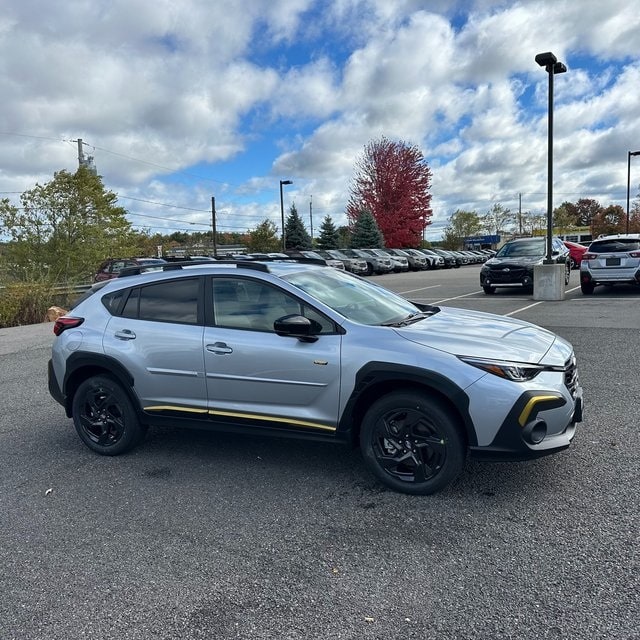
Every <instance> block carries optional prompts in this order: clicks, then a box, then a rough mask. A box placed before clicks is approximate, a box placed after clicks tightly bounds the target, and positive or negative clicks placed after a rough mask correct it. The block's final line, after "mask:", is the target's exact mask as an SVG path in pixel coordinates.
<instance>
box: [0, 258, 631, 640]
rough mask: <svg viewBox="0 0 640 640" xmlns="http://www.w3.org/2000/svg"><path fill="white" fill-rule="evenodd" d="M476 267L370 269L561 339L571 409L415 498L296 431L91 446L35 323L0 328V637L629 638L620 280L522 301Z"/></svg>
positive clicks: (625, 343)
mask: <svg viewBox="0 0 640 640" xmlns="http://www.w3.org/2000/svg"><path fill="white" fill-rule="evenodd" d="M478 270H479V267H477V266H468V267H463V268H461V269H457V270H450V271H440V272H426V273H417V274H416V273H408V274H390V275H386V276H378V277H376V282H378V283H380V284H382V285H384V286H387V287H389V288H391V289H393V290H395V291H398V292H401V293H402V294H403V295H405V296H406V297H407V298H410V299H414V300H417V301H421V302H427V303H431V304H439V305H451V306H458V307H465V308H472V309H478V310H482V311H490V312H494V313H499V314H509V315H514V316H516V317H518V318H521V319H524V320H528V321H531V322H535V323H536V324H539V325H542V326H544V327H546V328H548V329H550V330H552V331H555V332H556V333H558V334H560V335H562V336H563V337H565V338H567V339H568V340H570V341H571V342H572V343H573V345H574V347H575V349H576V353H577V357H578V366H579V371H580V377H581V381H582V385H583V388H584V394H585V401H586V415H585V422H584V423H582V424H581V425H580V427H579V430H578V433H577V435H576V437H575V440H574V443H573V445H572V446H571V448H570V449H568V450H567V451H565V452H563V453H560V454H558V455H555V456H550V457H548V458H543V459H540V460H537V461H534V462H526V463H500V464H494V463H484V462H476V461H473V460H470V461H468V463H467V467H466V469H465V471H464V472H463V474H462V475H461V476H460V477H459V478H458V480H457V481H456V482H455V483H454V484H453V485H452V486H451V487H449V488H447V489H446V490H445V491H443V492H442V493H440V494H437V495H435V496H431V497H412V496H406V495H400V494H397V493H393V492H391V491H387V490H385V489H384V488H383V487H381V486H380V485H379V484H378V483H377V482H376V481H375V480H374V479H373V478H372V477H371V476H370V475H369V474H368V472H367V471H366V470H365V469H364V466H363V464H362V461H361V460H360V457H359V454H358V453H357V452H353V451H350V450H348V449H343V448H340V447H337V446H336V447H334V446H331V445H325V444H322V445H319V444H317V443H311V442H297V441H288V440H268V439H260V438H254V439H251V440H249V439H247V438H242V437H239V436H233V435H220V434H209V433H203V432H191V431H178V430H173V429H152V430H151V431H150V433H149V436H148V438H147V440H146V441H145V443H144V445H143V446H142V447H140V448H138V449H137V450H135V451H134V452H132V453H131V454H129V455H125V456H120V457H117V458H103V457H100V456H96V455H94V454H92V453H91V452H90V451H89V450H88V449H86V448H85V447H84V445H82V444H81V442H80V441H79V439H78V437H77V436H76V435H75V432H74V430H73V426H72V423H71V421H70V420H68V419H67V418H65V416H64V413H63V411H62V408H61V407H59V406H58V405H57V404H56V403H55V402H54V401H53V399H51V397H50V396H49V393H48V391H47V385H46V362H47V359H48V357H49V352H50V345H51V342H52V339H53V335H52V333H51V325H50V324H49V325H47V324H43V325H33V326H29V327H16V328H12V329H0V358H1V360H0V361H1V363H2V367H1V371H0V397H1V398H2V401H1V403H2V404H1V412H0V461H1V464H2V466H1V468H2V475H1V477H2V491H1V494H0V513H1V514H2V515H1V519H0V560H1V566H2V571H1V573H0V588H1V589H2V594H3V595H2V598H0V638H1V639H2V640H11V639H34V640H35V639H38V640H40V639H42V640H54V639H65V640H69V639H75V638H90V639H92V640H100V639H107V638H108V639H112V638H117V639H129V638H131V639H137V638H140V639H147V638H153V639H156V638H157V639H162V640H170V639H171V640H173V639H176V640H177V639H200V638H202V639H205V638H206V639H213V638H216V639H217V638H260V639H266V638H269V639H272V638H273V639H279V640H280V639H298V638H299V639H316V638H318V639H319V638H323V639H324V638H349V639H361V638H364V639H368V638H371V639H373V638H375V639H378V638H379V639H383V638H384V639H385V640H387V639H396V638H398V639H400V638H402V639H405V638H420V639H423V638H439V639H451V640H453V639H488V640H493V639H507V638H509V639H511V638H514V639H515V638H517V639H529V638H531V639H534V638H535V639H538V638H553V639H556V638H568V639H572V640H573V639H585V640H586V639H589V640H592V639H599V638H603V639H604V638H607V639H611V638H614V639H621V640H622V639H624V640H627V639H632V638H640V631H639V630H638V629H639V628H640V604H639V598H638V593H640V571H639V569H640V567H639V561H638V560H639V552H638V548H639V545H638V542H639V539H640V536H639V534H640V529H639V527H638V513H639V506H640V500H639V498H638V486H639V483H638V479H639V466H640V465H639V463H638V418H637V412H638V409H637V406H638V402H637V386H638V371H637V369H638V362H640V340H639V330H640V314H638V305H639V303H640V289H633V288H628V289H627V288H624V287H620V288H614V289H613V290H606V289H601V288H599V289H597V290H596V292H595V293H594V295H593V296H583V295H582V294H581V293H580V290H579V287H578V278H577V274H576V273H575V272H574V273H573V274H572V281H571V284H570V286H569V288H568V293H567V297H566V299H565V300H564V301H561V302H535V301H533V299H532V297H531V296H527V295H523V293H522V292H513V291H503V290H499V291H498V292H497V293H496V294H495V295H493V296H486V295H485V294H484V293H483V292H482V291H481V290H480V289H479V282H478Z"/></svg>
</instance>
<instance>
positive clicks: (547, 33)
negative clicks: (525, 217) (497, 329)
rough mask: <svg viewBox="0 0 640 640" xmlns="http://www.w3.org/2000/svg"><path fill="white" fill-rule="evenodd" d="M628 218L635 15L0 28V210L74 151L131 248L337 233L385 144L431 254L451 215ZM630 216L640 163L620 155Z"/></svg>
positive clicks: (515, 11) (522, 12) (433, 2)
mask: <svg viewBox="0 0 640 640" xmlns="http://www.w3.org/2000/svg"><path fill="white" fill-rule="evenodd" d="M547 51H551V52H553V53H554V54H555V55H556V56H557V58H558V60H560V61H562V62H564V63H565V65H566V66H567V73H563V74H558V75H555V76H554V150H553V157H554V163H553V174H554V186H553V201H554V206H558V205H559V204H561V203H562V202H564V201H567V200H568V201H571V202H575V201H577V200H578V199H580V198H593V199H596V200H598V201H599V202H600V203H601V204H603V205H605V206H607V205H609V204H620V205H621V206H622V207H623V208H626V193H627V168H628V164H627V162H628V159H629V156H628V152H629V151H636V150H638V151H640V101H639V98H640V11H638V10H637V7H636V6H635V4H634V3H633V2H629V0H607V2H602V0H569V1H565V0H531V1H527V0H523V1H521V2H513V1H504V2H499V1H494V0H477V1H469V0H464V1H463V0H460V1H456V0H393V1H391V0H334V1H330V0H326V1H325V0H317V1H313V0H269V1H267V0H180V1H177V0H21V1H20V2H13V1H12V2H3V3H2V7H1V8H0V96H2V98H1V99H0V198H9V199H10V200H11V202H14V203H16V204H18V203H19V195H20V193H22V192H24V191H25V190H27V189H31V188H33V187H34V186H35V184H44V183H46V182H48V181H50V180H51V179H52V178H53V175H54V173H55V172H56V171H60V170H62V169H66V170H69V171H75V169H76V168H77V166H78V142H77V141H78V140H79V139H80V140H82V149H83V153H84V154H85V155H86V156H92V157H93V158H94V162H95V165H96V168H97V171H98V173H99V174H100V175H101V176H102V179H103V182H104V185H105V187H106V188H107V189H108V190H110V191H113V192H114V193H116V194H117V195H118V199H119V204H120V205H122V206H123V207H125V208H126V209H127V210H128V211H129V219H130V221H131V223H132V224H133V226H134V227H135V228H136V229H141V230H142V229H147V230H149V231H150V232H152V233H155V232H159V233H171V232H172V231H188V232H193V231H207V230H210V229H211V198H212V197H215V202H216V223H217V228H218V230H219V231H240V232H244V231H247V230H249V229H254V228H255V227H256V226H257V225H258V224H259V223H260V222H262V221H263V220H265V219H266V218H268V219H270V220H272V221H273V222H274V223H275V224H276V225H277V228H278V232H279V231H280V180H291V181H292V184H291V185H285V186H284V187H283V203H284V208H285V213H286V212H287V211H288V210H289V207H290V206H291V205H292V204H294V203H295V205H296V208H297V209H298V211H299V213H300V214H301V217H302V219H303V221H304V222H305V224H306V225H307V228H308V230H310V227H311V224H313V227H314V235H315V236H317V233H318V229H319V227H320V225H321V223H322V220H323V218H324V217H325V216H327V215H328V216H331V218H332V220H333V222H334V223H335V224H337V225H341V224H345V223H346V218H345V215H344V211H345V208H346V203H347V201H348V199H349V194H350V183H351V180H352V178H353V175H354V167H355V164H356V162H357V160H358V159H359V158H361V157H362V154H363V151H364V148H365V146H366V145H367V144H368V143H369V142H371V141H373V140H378V139H380V138H381V137H383V136H384V137H386V138H388V139H391V140H397V141H402V142H405V143H406V144H408V145H410V146H417V147H418V148H419V149H420V150H421V152H422V153H423V155H424V158H425V160H426V162H427V164H428V165H429V167H430V168H431V171H432V173H433V178H432V187H431V193H432V196H433V198H432V208H433V219H432V224H431V226H430V227H429V228H428V229H427V231H426V234H425V236H426V239H427V240H429V239H432V240H434V239H438V238H439V237H440V236H441V234H442V230H443V228H444V227H445V226H446V225H447V222H448V219H449V216H450V215H451V214H452V213H453V212H455V211H456V210H458V209H464V210H467V211H476V212H477V213H479V214H480V215H482V214H484V213H486V212H487V211H488V210H489V209H490V208H491V207H492V206H493V205H494V204H497V203H499V204H501V205H503V206H504V207H508V208H510V209H512V210H514V211H517V210H518V208H519V206H521V207H522V211H531V212H533V213H544V212H546V200H547V158H548V156H547V151H548V145H547V126H548V105H549V93H548V85H549V76H548V74H547V73H546V72H545V70H544V68H541V67H539V66H538V65H537V64H536V62H535V56H536V54H538V53H542V52H547ZM630 163H631V164H630V167H631V178H630V184H631V197H632V198H633V197H634V196H635V195H636V194H637V193H638V189H639V187H638V185H639V184H640V156H638V157H635V156H633V157H631V160H630Z"/></svg>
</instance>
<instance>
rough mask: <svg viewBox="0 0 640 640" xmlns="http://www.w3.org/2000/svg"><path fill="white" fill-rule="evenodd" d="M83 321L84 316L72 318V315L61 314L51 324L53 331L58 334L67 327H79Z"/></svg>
mask: <svg viewBox="0 0 640 640" xmlns="http://www.w3.org/2000/svg"><path fill="white" fill-rule="evenodd" d="M83 322H84V318H74V317H72V316H61V317H60V318H58V319H57V320H56V322H55V324H54V325H53V333H55V334H56V335H57V336H59V335H60V334H61V333H62V332H63V331H66V330H67V329H73V328H74V327H79V326H80V325H81V324H82V323H83Z"/></svg>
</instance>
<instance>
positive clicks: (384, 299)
mask: <svg viewBox="0 0 640 640" xmlns="http://www.w3.org/2000/svg"><path fill="white" fill-rule="evenodd" d="M284 280H286V281H287V282H289V283H291V284H292V285H294V286H295V287H298V288H299V289H302V291H304V292H305V293H308V294H309V295H311V296H313V297H314V298H316V299H317V300H319V301H320V302H322V303H323V304H325V305H327V306H328V307H330V308H331V309H333V310H334V311H337V312H338V313H339V314H340V315H342V316H344V317H345V318H347V319H349V320H352V321H353V322H359V323H360V324H369V325H382V324H389V323H392V322H398V321H400V320H402V319H404V318H406V317H407V316H409V315H412V314H415V313H418V312H419V309H418V308H417V307H416V306H415V305H413V304H412V303H411V302H409V301H408V300H405V299H404V298H402V297H401V296H399V295H397V294H395V293H393V292H392V291H389V290H388V289H385V288H383V287H381V286H379V285H377V284H373V283H372V282H369V281H367V280H361V279H360V278H357V277H355V276H352V275H350V274H348V273H344V272H342V271H335V270H325V269H322V270H308V271H306V270H305V271H299V272H297V273H292V274H290V275H287V276H284Z"/></svg>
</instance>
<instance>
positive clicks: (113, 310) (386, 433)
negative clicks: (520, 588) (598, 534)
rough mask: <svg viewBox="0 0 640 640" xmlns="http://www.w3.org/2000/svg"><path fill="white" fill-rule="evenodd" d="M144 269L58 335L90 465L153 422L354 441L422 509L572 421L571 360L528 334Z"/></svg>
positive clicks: (56, 379)
mask: <svg viewBox="0 0 640 640" xmlns="http://www.w3.org/2000/svg"><path fill="white" fill-rule="evenodd" d="M143 270H144V267H138V268H133V269H129V270H128V272H129V273H131V274H132V275H127V276H126V277H124V276H121V277H119V278H117V279H114V280H110V281H107V282H104V283H100V284H97V285H94V288H93V289H92V290H91V291H90V292H88V293H87V294H85V295H84V296H83V298H82V299H81V301H80V302H79V303H78V304H77V305H76V306H75V307H74V308H73V309H72V310H71V311H70V312H69V313H68V314H67V315H66V316H63V317H61V318H60V319H59V320H58V321H57V322H56V323H55V326H54V333H55V334H56V336H57V337H56V338H55V340H54V343H53V351H52V358H51V360H50V362H49V371H48V374H49V390H50V392H51V394H52V396H53V397H54V398H55V399H56V400H57V401H58V402H60V404H62V405H63V406H64V408H65V411H66V414H67V416H68V417H70V418H72V419H73V422H74V425H75V428H76V430H77V433H78V435H79V437H80V439H81V440H82V441H83V442H84V443H85V444H86V445H87V446H88V447H89V448H90V449H92V450H93V451H95V452H97V453H99V454H103V455H116V454H120V453H124V452H125V451H127V450H129V449H131V448H133V447H134V446H136V445H138V444H139V443H140V442H141V440H142V439H143V437H144V435H145V432H146V430H147V428H148V427H149V426H150V425H172V426H185V427H204V428H207V429H224V430H230V431H232V432H237V433H242V434H249V433H259V434H276V435H277V434H280V435H288V436H295V437H300V438H311V439H316V440H325V441H335V442H342V443H352V444H359V445H360V448H361V451H362V455H363V458H364V462H365V464H366V466H367V467H368V468H369V469H370V470H371V471H372V472H373V474H375V476H376V477H377V478H378V479H379V480H380V481H381V482H382V483H384V484H385V485H387V486H388V487H390V488H392V489H394V490H397V491H401V492H405V493H412V494H429V493H433V492H435V491H438V490H440V489H442V488H443V487H445V486H446V485H447V484H449V483H450V482H451V481H452V480H453V479H454V478H455V477H456V476H457V475H458V473H459V472H460V471H461V469H462V468H463V464H464V460H465V456H466V454H467V452H470V453H471V454H473V455H476V456H485V457H488V458H492V459H509V460H521V459H526V458H535V457H538V456H542V455H545V454H550V453H554V452H557V451H561V450H563V449H566V448H567V447H568V446H569V445H570V443H571V440H572V438H573V436H574V433H575V430H576V423H578V422H580V421H581V420H582V389H581V387H580V384H579V380H578V373H577V368H576V359H575V356H574V352H573V349H572V347H571V345H570V344H569V343H568V342H567V341H566V340H564V339H563V338H561V337H559V336H557V335H554V334H553V333H551V332H550V331H547V330H545V329H542V328H540V327H537V326H535V325H533V324H530V323H527V322H524V321H522V320H517V319H514V318H507V317H503V316H497V315H493V314H487V313H480V312H475V311H468V310H462V309H455V308H447V307H435V306H428V305H424V304H419V303H412V302H409V301H408V300H406V299H405V298H403V297H401V296H399V295H397V294H395V293H393V292H391V291H389V290H387V289H385V288H383V287H380V286H378V285H377V284H374V283H372V282H369V281H367V280H365V279H361V278H359V277H357V276H354V275H352V274H349V273H347V272H345V271H338V270H336V269H333V268H331V267H326V266H320V265H317V264H308V263H305V262H302V261H294V260H289V261H284V260H282V261H273V262H267V261H264V262H249V261H247V262H241V261H237V262H230V263H225V262H222V261H221V262H218V263H210V264H207V263H200V264H199V265H196V264H183V265H180V264H179V263H173V264H167V265H165V266H164V267H163V268H162V271H155V272H151V273H140V272H142V271H143ZM123 273H124V272H123Z"/></svg>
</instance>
